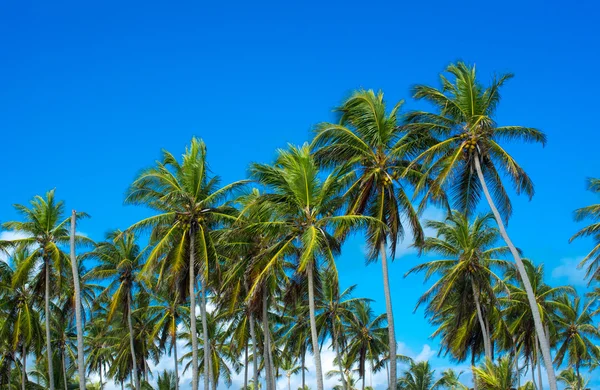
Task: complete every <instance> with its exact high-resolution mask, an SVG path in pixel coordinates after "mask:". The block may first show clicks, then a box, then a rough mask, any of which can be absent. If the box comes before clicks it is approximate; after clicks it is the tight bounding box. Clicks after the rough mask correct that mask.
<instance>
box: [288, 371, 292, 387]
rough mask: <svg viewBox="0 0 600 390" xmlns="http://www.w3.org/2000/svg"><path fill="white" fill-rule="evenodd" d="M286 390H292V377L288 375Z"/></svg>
mask: <svg viewBox="0 0 600 390" xmlns="http://www.w3.org/2000/svg"><path fill="white" fill-rule="evenodd" d="M287 377H288V390H292V376H291V375H290V374H289V373H288V376H287Z"/></svg>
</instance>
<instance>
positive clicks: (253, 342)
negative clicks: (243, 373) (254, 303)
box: [244, 313, 258, 390]
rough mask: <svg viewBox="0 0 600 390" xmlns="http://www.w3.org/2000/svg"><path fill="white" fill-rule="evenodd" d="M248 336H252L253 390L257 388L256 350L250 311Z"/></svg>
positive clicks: (252, 319)
mask: <svg viewBox="0 0 600 390" xmlns="http://www.w3.org/2000/svg"><path fill="white" fill-rule="evenodd" d="M250 337H252V380H253V381H254V382H253V383H254V388H255V390H258V388H257V386H258V355H257V353H258V351H257V345H256V331H255V329H254V314H252V313H250ZM244 390H248V389H244Z"/></svg>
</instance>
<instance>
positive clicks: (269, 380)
mask: <svg viewBox="0 0 600 390" xmlns="http://www.w3.org/2000/svg"><path fill="white" fill-rule="evenodd" d="M267 298H268V297H267V287H266V286H265V287H264V288H263V297H262V325H263V355H264V357H263V359H264V362H265V364H264V366H265V385H266V387H267V390H274V389H275V384H274V383H273V372H272V366H271V359H270V358H269V350H270V349H271V345H270V340H271V338H270V337H269V319H268V313H269V310H268V304H269V303H268V299H267Z"/></svg>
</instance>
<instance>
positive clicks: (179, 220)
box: [126, 138, 243, 390]
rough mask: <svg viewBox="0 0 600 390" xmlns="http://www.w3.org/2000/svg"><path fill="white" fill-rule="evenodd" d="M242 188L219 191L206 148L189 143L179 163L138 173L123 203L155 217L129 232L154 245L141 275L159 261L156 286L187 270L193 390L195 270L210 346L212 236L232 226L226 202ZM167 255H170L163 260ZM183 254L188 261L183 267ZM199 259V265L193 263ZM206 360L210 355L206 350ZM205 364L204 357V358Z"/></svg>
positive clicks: (168, 158) (167, 161) (169, 159)
mask: <svg viewBox="0 0 600 390" xmlns="http://www.w3.org/2000/svg"><path fill="white" fill-rule="evenodd" d="M242 184H243V182H236V183H232V184H229V185H226V186H224V187H219V178H218V177H217V176H213V177H211V176H210V175H209V171H208V165H207V160H206V145H205V144H204V142H203V141H201V140H199V139H197V138H192V142H191V144H190V146H189V147H188V148H187V149H186V152H185V154H184V155H183V157H182V162H181V163H180V162H179V161H177V159H176V158H175V157H174V156H173V155H172V154H171V153H169V152H167V151H163V159H162V161H161V162H157V163H156V166H155V167H152V168H149V169H147V170H145V171H144V172H142V173H141V174H140V175H139V176H138V178H137V179H136V180H135V181H134V182H133V184H132V185H131V187H130V188H129V190H128V194H127V198H126V202H127V203H131V204H142V205H145V206H147V207H149V208H151V209H153V210H155V211H157V212H158V213H159V214H158V215H155V216H152V217H149V218H146V219H144V220H142V221H140V222H138V223H136V224H134V225H132V226H131V227H130V228H129V229H130V230H143V229H147V228H152V229H153V239H155V241H156V244H155V246H154V248H153V249H152V251H151V252H150V253H149V255H148V258H147V262H146V265H145V267H144V272H145V273H146V274H150V273H151V271H153V270H154V269H155V267H156V265H157V263H158V262H161V261H162V263H163V264H162V266H161V270H160V275H161V276H160V277H159V282H160V281H161V280H162V277H163V276H166V275H167V274H175V275H180V274H181V273H182V271H183V270H185V268H186V267H187V271H188V273H189V276H188V278H187V282H188V284H189V289H188V296H189V299H190V326H191V332H190V333H191V338H192V355H193V358H192V390H197V389H198V356H197V355H198V338H197V332H196V316H195V308H196V287H195V286H196V268H200V270H201V278H200V279H201V289H202V291H201V301H200V314H201V316H202V337H204V338H205V340H204V343H205V344H206V343H208V340H207V339H206V337H208V335H207V334H208V324H207V323H206V320H205V318H206V316H205V313H206V292H207V288H208V283H209V273H210V271H211V270H212V269H213V268H214V267H215V265H216V254H215V250H214V243H213V238H212V234H211V232H212V231H213V230H214V229H218V228H219V227H220V226H221V225H222V224H223V223H225V222H227V221H235V219H236V217H235V209H234V208H233V207H231V205H230V203H229V201H228V199H229V197H230V195H231V194H232V192H233V191H234V190H235V189H237V188H238V187H240V186H241V185H242ZM167 254H168V255H167ZM186 254H187V255H188V256H189V261H187V262H186V261H185V257H186ZM197 256H198V262H197V261H196V257H197ZM205 353H206V354H208V350H205ZM204 358H205V359H206V360H208V359H209V357H208V355H207V356H205V357H204ZM205 374H207V375H204V390H209V381H210V376H209V373H208V372H206V373H205Z"/></svg>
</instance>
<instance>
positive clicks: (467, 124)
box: [406, 62, 556, 390]
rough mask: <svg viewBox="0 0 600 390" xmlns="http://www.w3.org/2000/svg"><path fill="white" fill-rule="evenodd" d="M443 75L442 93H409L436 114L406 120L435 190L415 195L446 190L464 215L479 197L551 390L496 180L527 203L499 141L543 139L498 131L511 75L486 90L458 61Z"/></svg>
mask: <svg viewBox="0 0 600 390" xmlns="http://www.w3.org/2000/svg"><path fill="white" fill-rule="evenodd" d="M446 71H447V72H448V73H449V74H450V75H451V77H452V78H453V80H449V79H448V78H446V77H445V76H444V75H442V76H441V81H442V89H436V88H433V87H430V86H425V85H418V86H416V87H415V88H414V97H415V98H416V99H418V100H426V101H428V102H430V103H432V104H433V105H434V106H435V107H436V110H437V112H435V113H432V112H426V111H415V112H412V113H410V114H409V115H408V116H407V125H406V128H407V129H408V130H410V131H412V132H413V133H414V134H418V135H421V136H422V137H423V138H425V139H426V140H427V143H429V144H430V145H431V146H429V147H427V148H426V149H425V151H423V152H422V153H421V154H420V155H419V156H417V157H416V158H415V160H414V164H423V165H424V166H426V171H425V175H424V177H425V178H430V179H431V180H433V182H434V185H431V184H429V183H427V182H426V180H425V179H423V180H422V184H419V185H418V186H417V190H421V189H423V188H424V187H425V185H426V184H429V188H430V191H429V194H430V195H433V196H435V195H436V194H437V193H438V192H439V191H441V190H442V189H444V188H445V189H448V190H449V192H450V193H452V194H453V198H454V202H455V204H456V207H457V208H458V209H459V210H461V211H463V212H467V213H469V212H470V213H472V212H474V211H475V208H476V205H477V203H478V202H479V200H480V198H481V193H482V192H483V195H484V196H485V199H486V200H487V202H488V204H489V206H490V208H491V210H492V213H493V214H494V218H495V219H496V222H497V224H498V227H499V229H500V234H501V236H502V238H503V239H504V241H505V242H506V244H507V245H508V247H509V248H510V252H511V254H512V256H513V257H514V259H515V262H516V265H517V269H518V271H519V274H520V275H521V278H523V283H524V286H525V291H526V292H527V298H528V300H529V304H530V306H531V311H532V312H533V318H534V321H535V328H536V333H537V336H538V339H539V342H540V346H541V352H542V356H543V357H544V363H545V365H546V367H547V372H548V381H549V384H550V389H551V390H556V377H555V373H554V368H553V367H552V357H551V355H550V346H549V345H548V341H547V338H546V335H545V331H544V327H543V324H542V321H541V319H540V314H539V312H538V309H537V306H536V305H535V296H534V295H533V290H532V288H531V283H530V282H529V280H528V279H527V273H526V270H525V267H524V265H523V261H522V260H521V255H520V254H519V251H518V250H517V248H516V247H515V246H514V245H513V243H512V241H511V239H510V237H509V236H508V233H507V232H506V228H505V225H504V222H505V221H507V220H508V218H509V217H510V214H511V211H512V207H511V202H510V199H509V196H508V194H507V192H506V189H505V187H504V184H503V183H502V179H501V172H502V173H504V174H505V175H506V176H507V177H508V178H509V180H511V181H512V183H513V185H514V189H515V191H516V193H517V194H520V193H521V192H524V193H525V194H527V195H528V196H529V197H530V198H531V197H532V196H533V193H534V189H533V183H532V181H531V179H530V178H529V176H527V174H526V173H525V171H524V170H523V168H521V167H520V166H519V165H518V164H517V162H516V161H515V159H514V158H513V157H512V156H511V155H510V154H508V153H507V152H506V150H504V148H503V147H502V146H501V145H500V141H503V140H518V141H521V142H536V143H541V144H542V145H544V144H545V143H546V136H545V135H544V133H542V132H541V131H539V130H537V129H534V128H530V127H522V126H497V124H496V121H495V120H494V116H495V112H496V108H497V106H498V104H499V103H500V89H501V88H502V86H503V85H504V83H505V82H506V81H507V80H509V79H510V78H512V74H506V75H502V76H500V77H499V78H496V79H494V80H493V81H492V83H491V85H490V86H488V87H484V86H483V85H482V84H481V83H480V82H479V80H478V79H477V77H476V72H475V67H474V66H468V65H466V64H464V63H462V62H458V63H456V64H451V65H449V66H448V68H447V69H446ZM411 166H412V165H411ZM408 173H410V171H408V172H407V174H408ZM490 190H491V192H490Z"/></svg>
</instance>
